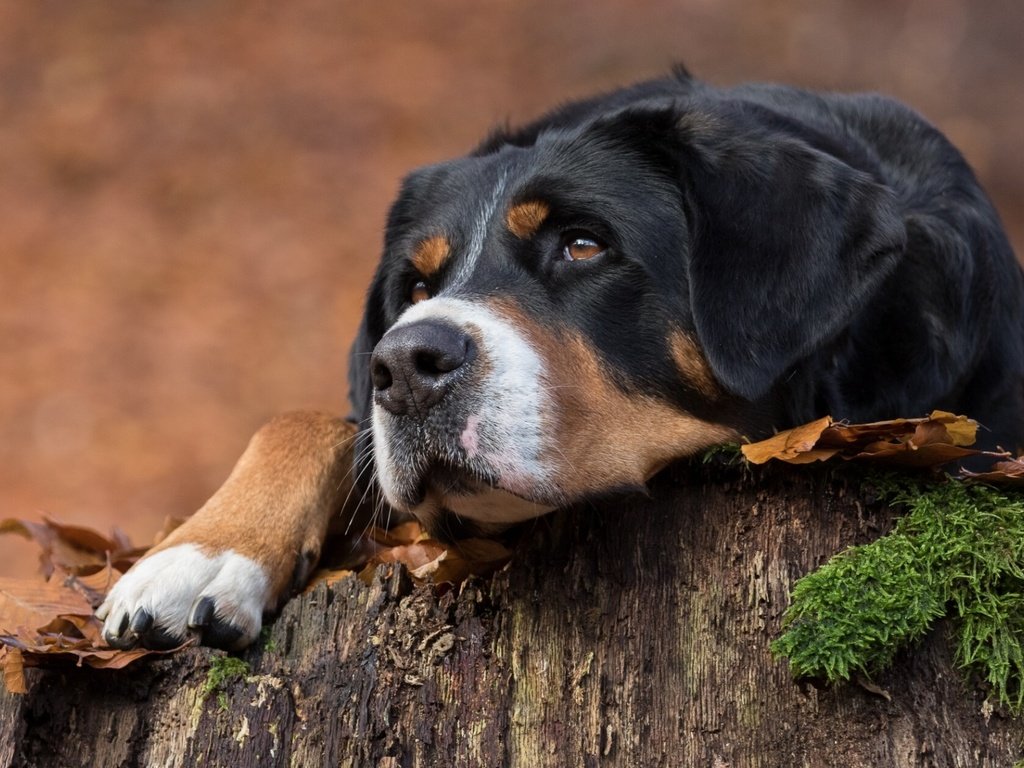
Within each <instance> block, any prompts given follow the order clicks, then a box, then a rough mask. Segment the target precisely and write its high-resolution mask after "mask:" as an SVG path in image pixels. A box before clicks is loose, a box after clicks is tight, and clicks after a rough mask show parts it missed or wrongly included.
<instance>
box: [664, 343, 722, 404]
mask: <svg viewBox="0 0 1024 768" xmlns="http://www.w3.org/2000/svg"><path fill="white" fill-rule="evenodd" d="M669 344H670V346H671V347H672V359H673V360H675V363H676V367H677V368H678V369H679V372H680V373H681V374H683V379H685V380H686V381H687V382H688V383H689V384H690V385H691V386H692V387H693V388H694V389H695V390H697V391H698V392H699V393H700V394H702V395H704V396H705V397H707V398H710V399H712V400H714V399H717V398H719V397H721V395H722V390H721V387H719V386H718V382H717V381H715V377H714V376H713V375H712V373H711V368H710V367H709V366H708V361H707V360H706V359H705V358H704V353H703V352H701V349H700V347H698V346H697V342H695V341H694V340H693V337H692V336H690V334H688V333H684V332H683V331H673V332H672V335H671V337H670V338H669Z"/></svg>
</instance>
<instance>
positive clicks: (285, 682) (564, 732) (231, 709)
mask: <svg viewBox="0 0 1024 768" xmlns="http://www.w3.org/2000/svg"><path fill="white" fill-rule="evenodd" d="M862 477H863V476H862V475H861V474H859V473H858V472H857V471H856V470H852V469H849V468H839V469H830V468H815V469H808V468H797V469H794V468H788V467H771V468H768V469H757V470H753V471H751V470H749V469H747V468H737V467H725V466H720V465H712V466H705V465H701V464H699V463H692V464H687V465H681V466H679V467H675V468H672V469H670V470H669V471H667V472H665V473H663V474H662V475H661V476H660V477H659V478H657V479H656V481H655V482H654V483H653V484H652V488H651V496H650V498H647V499H639V500H637V499H634V500H630V501H626V502H609V503H607V504H604V505H601V506H599V507H594V506H588V507H580V508H576V509H571V510H567V511H564V512H560V513H557V514H555V515H550V516H548V517H545V518H542V519H540V520H538V521H536V522H535V523H533V524H532V525H531V526H530V528H531V529H530V530H529V531H528V532H527V533H526V534H525V537H526V542H525V544H524V548H523V551H522V552H521V553H520V554H519V555H518V556H517V557H516V559H515V560H514V562H513V563H512V564H511V565H510V566H509V567H507V568H506V569H505V570H503V571H501V572H500V573H498V574H496V575H495V576H493V577H491V578H489V579H474V580H471V581H469V582H467V583H466V584H464V585H463V586H462V587H461V588H459V589H455V590H450V591H448V592H446V593H441V594H438V591H436V590H435V589H433V588H431V587H429V586H423V585H420V586H414V585H413V583H412V581H411V580H410V579H409V577H408V576H407V574H406V573H405V572H404V570H403V569H401V568H400V567H398V568H390V569H389V568H388V567H387V566H381V567H380V568H379V569H378V572H377V576H376V578H375V580H374V582H373V583H372V585H370V586H369V587H367V586H364V584H363V583H362V582H360V581H359V580H357V579H355V578H346V579H342V580H340V581H337V582H334V583H333V584H330V585H327V584H321V585H319V586H317V587H316V588H315V589H313V590H312V591H311V592H309V593H307V594H305V595H303V596H301V597H300V598H297V599H295V600H293V601H292V602H291V603H290V604H289V605H288V606H287V607H286V608H285V610H284V612H283V613H282V615H281V616H280V617H279V618H278V619H277V621H276V622H275V623H274V624H273V626H272V628H271V630H270V631H269V633H268V637H267V638H266V640H265V641H261V642H260V643H259V645H258V646H257V647H254V648H253V649H251V650H250V651H248V652H247V653H246V654H244V655H243V658H244V659H245V660H246V661H248V662H249V664H250V668H251V671H250V672H249V673H248V674H246V675H244V676H240V677H237V678H234V679H230V680H228V681H226V682H225V683H224V684H223V686H222V689H221V690H219V691H214V692H212V693H210V694H209V695H207V696H205V698H204V696H203V693H202V692H203V689H204V686H206V685H207V683H208V681H210V680H211V677H210V674H211V673H210V670H211V665H213V666H214V667H216V666H217V664H218V663H220V662H218V659H220V658H221V657H222V656H223V654H221V653H220V652H217V651H210V650H208V649H201V648H194V649H189V650H186V651H183V652H181V653H178V654H176V655H174V656H173V657H170V658H167V659H161V660H156V661H144V662H142V663H141V664H139V665H138V666H136V667H131V668H129V669H127V670H124V671H120V672H110V671H97V670H86V669H74V668H68V669H66V670H45V671H33V672H32V674H31V676H30V686H31V687H30V692H29V693H28V694H27V695H25V696H22V697H15V696H11V695H8V694H3V695H2V697H0V712H2V714H3V716H2V719H0V766H9V765H14V766H68V767H69V766H90V767H91V766H104V767H109V768H113V767H115V766H248V765H253V766H257V765H258V766H275V765H288V766H303V767H304V766H321V765H322V766H387V767H392V766H394V767H397V766H456V767H461V766H466V767H469V766H472V767H474V768H476V767H477V766H528V767H529V768H542V767H546V766H557V767H558V768H565V767H566V766H587V767H589V766H601V765H609V766H619V765H621V766H644V767H645V768H646V767H649V766H650V767H653V766H665V767H666V768H668V767H671V768H676V767H678V766H713V767H714V768H726V767H729V768H741V767H745V766H750V767H754V766H757V767H769V766H787V767H788V766H842V767H843V768H852V767H853V766H970V767H971V768H977V767H978V766H1000V767H1001V768H1002V767H1005V766H1009V765H1011V764H1012V763H1013V761H1014V760H1015V759H1017V758H1019V757H1020V756H1021V752H1022V748H1021V744H1022V740H1024V727H1022V724H1021V723H1020V722H1018V721H1015V720H1012V719H1010V718H1007V717H1005V716H1004V715H1002V714H1001V713H1000V712H999V711H998V710H996V711H992V708H991V707H989V706H988V705H987V704H986V703H985V702H986V695H985V691H983V690H981V689H979V688H978V687H976V686H975V685H974V684H973V683H972V682H971V680H970V678H969V677H965V676H964V675H963V674H962V673H961V672H960V671H958V670H956V669H955V668H954V667H953V665H952V661H951V653H950V649H949V646H948V644H947V642H946V639H945V636H944V634H945V633H944V630H943V625H942V624H941V623H940V625H939V627H938V629H937V630H936V631H934V632H933V633H932V634H931V635H930V637H929V638H928V639H927V640H926V641H925V642H924V643H923V644H922V645H921V646H919V647H918V648H915V649H911V650H908V651H906V652H904V653H903V654H901V655H900V656H898V657H897V661H896V664H895V666H894V668H893V669H892V670H890V671H888V672H886V673H883V674H880V675H878V676H877V677H876V678H874V679H873V680H872V681H870V682H869V681H864V682H863V684H862V685H856V684H851V685H847V686H842V687H838V688H828V687H817V686H816V685H814V684H812V683H810V682H794V681H793V680H792V679H791V677H790V674H789V671H788V667H787V664H786V662H785V661H784V660H775V659H773V658H772V656H771V653H770V652H769V644H770V642H771V640H772V639H773V638H774V637H776V636H777V635H778V633H779V625H780V619H781V615H782V612H783V610H784V609H785V607H786V605H787V601H788V594H789V591H790V588H791V587H792V585H793V583H794V581H795V580H796V579H798V578H799V577H800V576H802V575H804V574H806V573H807V572H809V571H810V570H812V569H814V568H815V567H817V566H818V565H821V564H822V563H823V562H824V561H825V560H827V559H828V558H829V557H830V556H832V555H833V554H835V553H836V552H838V551H839V550H841V549H843V548H845V547H846V546H849V545H851V544H856V543H863V542H866V541H869V540H872V539H874V538H876V537H877V536H879V535H881V534H882V533H884V532H885V531H886V530H888V529H889V527H890V524H891V521H892V513H891V512H890V510H888V509H887V508H886V507H885V506H884V505H882V504H879V503H877V502H875V501H873V500H872V499H871V498H869V496H870V494H869V493H865V492H864V491H863V490H862V485H861V482H862Z"/></svg>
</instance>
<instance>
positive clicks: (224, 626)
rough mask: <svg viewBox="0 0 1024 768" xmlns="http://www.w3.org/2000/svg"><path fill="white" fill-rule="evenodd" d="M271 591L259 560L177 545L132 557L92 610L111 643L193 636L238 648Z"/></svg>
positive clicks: (162, 643)
mask: <svg viewBox="0 0 1024 768" xmlns="http://www.w3.org/2000/svg"><path fill="white" fill-rule="evenodd" d="M270 592H271V583H270V579H269V578H268V574H267V571H266V569H265V568H264V567H263V566H262V565H260V564H259V563H257V562H256V561H254V560H251V559H249V558H248V557H244V556H242V555H240V554H238V553H236V552H233V551H232V550H225V551H223V552H220V553H219V554H210V553H205V552H203V551H202V550H201V549H200V548H199V547H197V546H196V545H194V544H178V545H176V546H171V547H168V548H166V549H162V550H160V551H158V552H155V553H153V554H152V555H149V556H147V557H145V558H143V559H142V560H140V561H139V562H138V563H136V564H135V565H134V566H133V567H132V568H131V570H129V571H128V572H127V573H126V574H125V575H124V576H122V577H121V579H120V580H119V581H118V582H117V584H115V585H114V588H113V589H112V590H111V591H110V594H109V595H107V599H106V600H105V601H104V602H103V605H101V606H100V607H99V609H98V610H97V611H96V616H97V617H98V618H100V619H101V620H103V622H104V623H103V639H104V640H106V641H107V643H108V644H109V645H111V646H113V647H114V648H132V647H134V646H136V645H142V646H145V647H146V648H153V649H166V648H173V647H175V646H177V645H180V644H181V643H182V642H184V640H185V639H186V638H187V637H188V636H189V635H190V634H195V635H197V636H199V638H200V640H201V642H202V643H203V645H212V646H216V647H218V648H226V649H229V650H235V649H240V648H244V647H245V646H247V645H249V644H250V643H252V641H253V640H255V639H256V636H257V635H258V634H259V631H260V627H261V625H262V622H263V612H264V610H265V609H266V608H267V607H268V600H269V598H270V597H271V595H270Z"/></svg>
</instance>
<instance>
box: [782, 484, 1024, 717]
mask: <svg viewBox="0 0 1024 768" xmlns="http://www.w3.org/2000/svg"><path fill="white" fill-rule="evenodd" d="M878 486H879V490H880V491H881V495H882V497H883V498H885V499H887V500H889V501H890V502H891V503H894V504H898V505H900V506H904V507H906V508H907V510H908V514H907V515H906V516H905V517H903V518H901V519H900V520H899V521H898V523H897V525H896V527H895V529H894V530H893V532H892V533H890V534H888V535H887V536H883V537H882V538H880V539H878V540H877V541H875V542H873V543H871V544H868V545H865V546H861V547H853V548H851V549H848V550H846V551H844V552H841V553H840V554H838V555H836V556H835V557H833V558H832V559H831V560H830V561H829V562H828V563H826V564H825V565H824V566H822V567H821V568H819V569H818V570H817V571H815V572H813V573H811V574H809V575H808V576H805V577H804V578H803V579H801V580H800V581H798V582H797V583H796V585H795V587H794V589H793V595H792V603H791V605H790V607H789V608H788V609H787V611H786V614H785V616H784V617H783V628H784V630H785V631H784V633H783V635H782V636H781V637H779V638H778V639H777V640H776V641H775V642H774V643H773V644H772V651H773V652H774V653H775V654H776V655H778V656H785V657H787V658H788V659H789V662H790V668H791V669H792V671H793V673H794V674H795V675H798V676H811V677H822V678H825V679H827V680H828V681H830V682H837V681H843V680H848V679H849V678H850V676H851V674H854V673H863V674H868V675H869V674H871V673H872V672H875V671H878V670H880V669H882V668H884V667H885V666H886V665H887V664H888V663H889V662H890V661H891V660H892V657H893V655H894V654H895V653H896V652H897V651H898V650H899V649H901V648H903V647H906V646H907V645H909V644H910V643H913V642H915V641H916V640H918V639H919V638H920V637H921V636H922V635H924V633H925V632H927V631H928V630H929V628H930V627H931V626H932V625H933V624H934V622H935V620H936V619H938V618H941V617H943V616H950V617H951V618H952V619H953V622H952V629H953V634H954V638H955V642H956V660H957V663H958V664H960V665H961V666H963V667H967V668H970V669H972V670H975V671H977V672H978V673H979V674H980V675H981V677H983V678H984V679H985V680H986V681H987V682H988V683H989V684H990V685H991V688H992V692H993V695H994V698H996V699H997V700H998V701H999V702H1000V703H1001V704H1003V705H1004V706H1006V707H1007V708H1008V709H1009V710H1010V711H1011V712H1013V713H1015V714H1020V713H1021V712H1024V645H1022V642H1024V497H1020V496H1016V495H1010V494H1007V493H1003V492H1001V491H997V490H995V489H993V488H990V487H988V486H983V485H965V484H964V483H961V482H957V481H955V480H952V479H947V480H946V481H945V482H941V483H926V482H924V481H919V480H915V479H913V478H908V477H899V476H886V477H884V478H881V479H880V480H879V482H878Z"/></svg>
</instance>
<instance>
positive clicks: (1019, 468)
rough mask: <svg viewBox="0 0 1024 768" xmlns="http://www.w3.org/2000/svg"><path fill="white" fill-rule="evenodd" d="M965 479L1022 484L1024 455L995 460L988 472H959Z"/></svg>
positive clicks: (1002, 483)
mask: <svg viewBox="0 0 1024 768" xmlns="http://www.w3.org/2000/svg"><path fill="white" fill-rule="evenodd" d="M960 474H961V475H962V476H963V477H964V479H966V480H976V481H978V482H982V483H993V484H995V485H1013V486H1024V456H1020V457H1017V458H1015V459H1007V460H1006V461H997V462H996V463H995V464H993V465H992V468H991V469H990V470H989V471H988V472H968V471H967V470H963V471H962V472H961V473H960Z"/></svg>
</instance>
